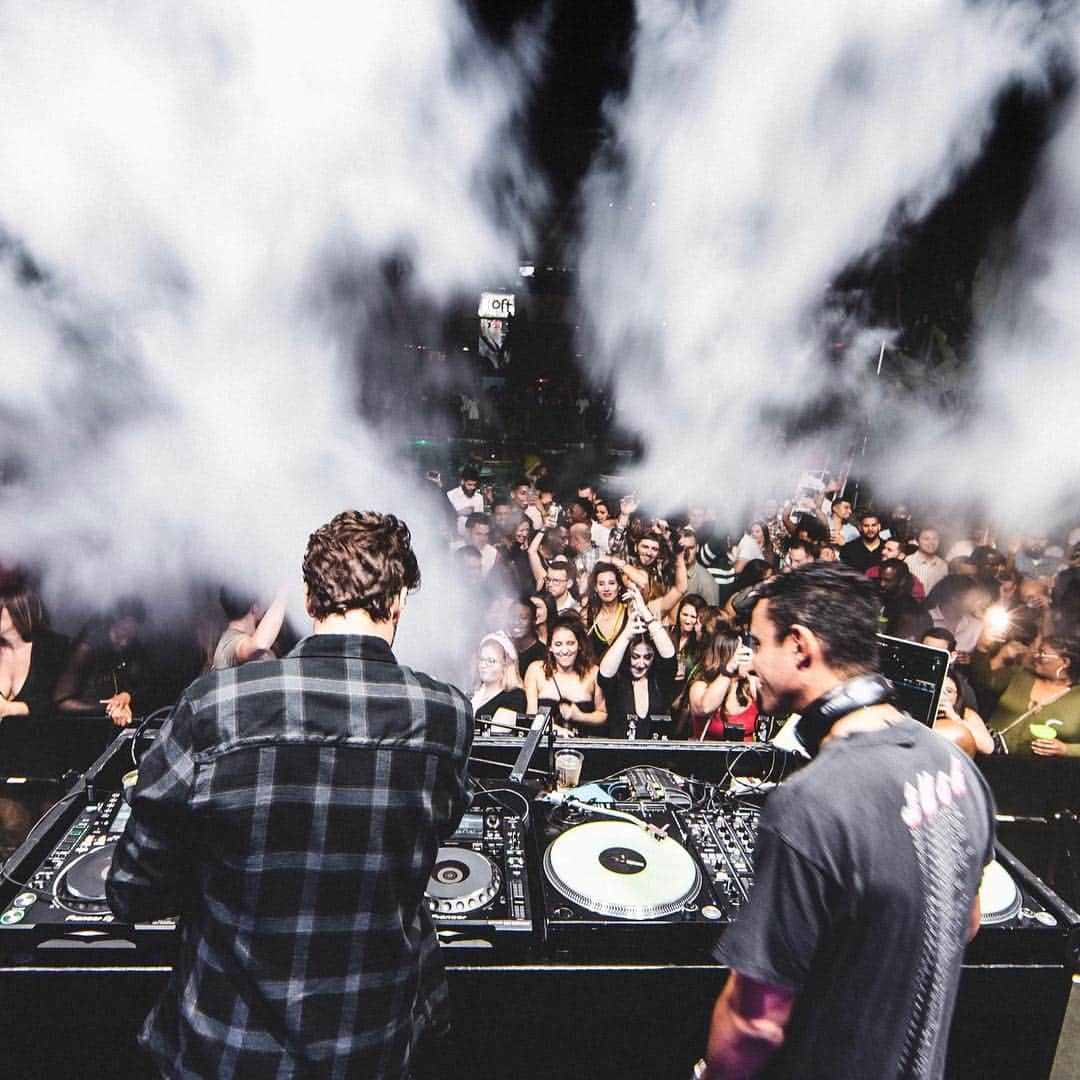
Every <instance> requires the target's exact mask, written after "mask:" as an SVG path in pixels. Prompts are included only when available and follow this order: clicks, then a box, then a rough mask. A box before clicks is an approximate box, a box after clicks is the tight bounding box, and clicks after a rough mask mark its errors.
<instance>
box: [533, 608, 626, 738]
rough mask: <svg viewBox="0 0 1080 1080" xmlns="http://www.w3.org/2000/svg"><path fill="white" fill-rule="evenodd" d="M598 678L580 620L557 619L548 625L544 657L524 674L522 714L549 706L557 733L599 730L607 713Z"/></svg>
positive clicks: (567, 733)
mask: <svg viewBox="0 0 1080 1080" xmlns="http://www.w3.org/2000/svg"><path fill="white" fill-rule="evenodd" d="M597 675H598V669H597V667H596V664H595V663H593V659H592V654H591V653H590V651H589V641H588V638H587V637H586V636H585V627H584V626H583V625H582V623H581V620H580V619H579V618H578V617H577V616H576V615H563V616H560V617H559V618H557V619H555V620H554V621H553V622H552V623H551V631H550V634H549V637H548V654H547V656H546V657H545V658H544V660H543V661H537V662H536V663H533V664H530V665H529V670H528V671H527V672H526V673H525V701H526V705H525V711H526V712H528V713H530V714H531V713H535V712H536V710H537V709H538V708H539V707H540V706H541V705H549V706H551V708H552V719H553V720H554V721H555V725H556V730H557V731H559V732H560V733H561V734H564V735H577V734H578V729H579V728H584V729H586V732H588V731H590V730H591V731H595V730H596V729H597V728H602V727H603V726H604V724H606V723H607V710H606V708H605V706H604V695H603V693H602V692H601V690H600V685H599V683H598V681H597Z"/></svg>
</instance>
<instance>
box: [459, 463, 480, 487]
mask: <svg viewBox="0 0 1080 1080" xmlns="http://www.w3.org/2000/svg"><path fill="white" fill-rule="evenodd" d="M461 479H462V480H475V481H476V482H477V483H478V484H479V483H480V473H479V472H478V471H477V469H476V466H474V465H463V466H462V469H461Z"/></svg>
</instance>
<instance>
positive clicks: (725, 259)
mask: <svg viewBox="0 0 1080 1080" xmlns="http://www.w3.org/2000/svg"><path fill="white" fill-rule="evenodd" d="M1059 35H1060V28H1058V27H1056V26H1053V25H1051V24H1049V23H1048V22H1046V21H1045V20H1044V18H1043V12H1042V10H1041V8H1040V6H1039V5H1036V4H1028V3H1011V4H999V3H981V4H973V3H965V2H962V0H925V2H920V3H918V4H899V5H886V6H882V5H876V4H869V5H868V4H864V3H860V2H859V0H829V2H827V3H815V4H805V3H798V2H794V0H792V2H782V3H778V4H760V3H756V2H753V0H731V2H729V3H724V4H719V3H717V4H685V3H681V2H678V0H653V2H649V3H643V4H640V5H639V7H638V27H637V35H636V39H635V52H634V61H633V70H632V77H631V81H630V86H629V90H628V93H627V95H626V98H625V100H623V101H621V102H618V103H615V104H613V105H612V106H611V111H610V119H611V122H612V126H613V130H614V138H613V146H612V153H611V155H610V160H609V161H608V162H607V163H606V164H605V165H604V166H603V167H602V168H598V169H597V170H596V171H595V172H594V174H593V176H592V177H591V179H590V182H589V185H588V188H587V200H586V209H587V214H588V216H587V222H588V226H587V232H586V236H585V238H584V242H583V251H582V258H581V265H582V283H583V286H582V287H583V295H584V300H585V304H584V306H585V308H586V310H587V311H588V312H589V313H590V315H591V321H592V326H591V330H592V344H593V350H592V352H593V360H594V362H595V364H596V365H597V367H598V368H599V370H600V371H601V372H602V373H603V374H604V375H605V376H607V375H613V376H614V379H615V385H616V389H617V392H618V396H619V402H620V414H621V417H622V419H623V421H624V422H626V423H628V424H629V425H631V426H632V427H635V428H637V430H639V431H640V432H641V433H642V435H643V438H644V442H645V444H646V448H647V454H646V460H645V463H644V464H643V466H642V468H641V469H640V471H639V475H638V476H636V477H635V478H634V479H635V483H636V485H637V486H638V489H639V490H640V491H642V492H643V494H645V495H646V496H648V497H650V498H654V499H656V500H659V501H661V502H662V503H663V504H664V505H672V503H673V501H674V500H673V493H679V495H681V496H682V497H683V498H685V497H687V496H688V495H696V496H698V497H700V496H701V494H703V493H707V494H708V495H709V496H711V499H712V500H714V501H715V502H717V503H719V504H723V505H727V506H729V507H740V506H744V505H746V503H747V502H748V501H749V500H750V499H751V498H760V497H762V496H763V495H767V494H779V493H783V492H785V491H790V490H791V487H790V485H791V484H792V482H793V480H794V477H795V476H796V475H797V473H798V472H799V470H800V469H801V468H802V467H804V466H806V465H814V464H817V465H824V464H830V465H831V466H832V467H833V468H836V467H838V466H839V465H840V464H841V463H842V458H843V456H844V455H845V453H846V451H847V448H848V446H849V445H850V444H851V443H852V442H853V441H855V440H857V438H858V435H859V431H858V423H854V424H852V425H851V426H848V425H849V421H850V419H851V413H852V412H854V414H855V416H856V417H862V416H863V415H866V414H869V416H870V418H871V421H872V422H873V423H874V424H875V425H876V424H877V423H878V421H879V417H878V416H876V415H875V412H874V410H875V408H878V407H881V408H886V407H889V408H892V407H893V406H892V405H891V404H889V403H888V400H887V399H886V398H883V397H880V396H879V394H880V391H879V388H878V387H876V386H874V385H873V371H874V365H873V360H874V359H875V358H876V355H877V351H878V347H879V345H880V343H881V341H882V340H883V338H884V337H885V336H887V335H885V334H883V333H882V332H881V331H876V330H874V328H873V327H869V326H860V325H859V324H858V323H857V322H855V323H852V322H850V321H849V322H848V324H847V325H845V327H844V332H845V339H846V341H847V343H848V348H847V350H846V352H845V353H844V354H843V357H842V358H840V359H837V358H836V357H835V356H834V357H833V359H832V361H831V362H825V360H824V356H825V354H826V351H827V350H826V348H825V344H826V336H825V335H826V331H825V327H826V325H827V323H826V321H825V319H824V317H823V307H824V301H825V297H826V294H827V292H828V290H829V288H830V285H831V284H832V282H833V281H834V280H835V279H836V277H837V275H838V274H840V272H841V271H843V270H844V268H845V267H847V266H849V265H850V264H852V263H853V262H854V261H855V260H857V259H859V258H862V257H865V256H866V255H869V254H873V253H874V252H875V251H877V250H879V249H880V248H881V247H883V246H885V245H887V244H888V243H889V242H890V241H892V240H894V239H895V236H896V230H897V228H898V226H900V225H901V224H904V223H907V222H914V221H918V220H920V219H921V218H922V217H924V216H925V215H926V214H927V212H928V211H929V210H931V209H932V208H933V207H934V205H935V204H936V203H937V202H938V201H939V200H940V199H941V198H942V197H943V196H945V195H946V194H947V193H948V192H949V191H950V190H951V188H952V187H953V185H954V184H955V182H956V180H957V178H958V175H959V174H960V173H961V172H962V171H963V170H964V169H965V168H966V167H968V166H969V165H970V164H971V163H972V162H973V161H974V160H975V159H976V158H977V157H978V155H979V153H980V151H981V150H982V149H983V147H984V144H985V141H986V139H987V136H988V134H989V132H990V130H991V128H992V125H993V122H994V117H995V107H996V104H997V102H998V101H999V99H1000V97H1001V95H1002V93H1003V92H1004V91H1005V90H1006V89H1007V88H1008V87H1010V86H1012V85H1015V84H1016V83H1018V82H1026V83H1031V84H1036V85H1037V84H1040V83H1041V82H1042V81H1043V80H1044V79H1045V77H1046V75H1045V72H1046V68H1047V64H1048V56H1049V54H1050V51H1051V49H1052V48H1053V47H1056V46H1057V45H1058V43H1059ZM1072 190H1073V191H1075V188H1074V189H1072ZM829 396H832V397H834V398H836V399H839V400H840V401H841V402H844V401H847V402H848V403H850V402H852V401H854V402H855V404H856V408H855V409H854V410H851V409H848V410H847V414H848V418H847V419H841V420H838V421H836V422H834V423H832V424H831V425H826V428H825V430H824V431H822V430H817V431H816V432H814V433H812V434H806V435H803V434H801V433H799V432H797V431H796V430H795V429H794V427H793V425H792V418H793V417H794V416H797V415H799V414H800V413H804V412H805V411H806V409H807V407H808V406H810V405H813V404H814V403H816V402H820V401H822V400H823V399H826V398H828V397H829ZM880 419H881V420H884V421H886V422H885V423H884V424H883V430H886V431H888V436H889V437H888V447H887V449H888V454H887V457H888V461H887V462H886V463H885V465H884V469H883V472H882V473H879V474H878V475H879V476H884V477H885V478H887V479H889V480H892V479H893V478H894V476H896V475H899V473H898V472H894V471H893V470H895V469H896V466H897V464H898V462H900V463H902V462H903V461H904V460H905V459H907V460H908V461H914V460H916V459H915V457H914V456H911V457H908V455H909V454H911V455H913V454H914V452H915V450H916V448H918V447H920V446H923V445H925V444H927V443H929V442H932V441H933V439H934V438H935V437H936V436H937V435H939V434H940V433H941V432H942V431H943V430H946V429H947V427H948V424H947V422H946V421H944V420H943V419H942V418H941V417H940V416H938V415H936V414H935V413H933V412H931V413H928V414H921V413H918V412H917V411H916V412H912V413H910V414H909V413H908V412H907V411H906V409H905V411H904V412H903V414H902V415H894V416H891V417H887V418H886V417H881V418H880ZM901 420H902V422H899V421H901ZM820 426H821V425H820V424H819V425H818V428H819V429H820ZM811 427H812V425H811ZM918 462H919V464H918V466H917V468H915V469H913V470H912V471H911V473H910V474H909V478H910V479H911V480H912V482H913V484H917V485H925V483H926V479H927V474H926V473H925V471H921V470H924V469H925V466H926V458H925V457H920V458H918ZM936 465H937V469H936V471H935V472H934V473H933V476H934V482H935V484H938V485H940V484H941V483H946V482H947V480H948V476H947V475H946V470H942V469H941V468H940V465H941V461H940V458H939V459H938V460H937V462H936ZM979 470H981V472H979ZM899 471H900V472H902V471H903V467H902V465H901V468H900V470H899ZM975 476H980V477H981V480H980V483H981V487H980V490H986V489H987V488H988V487H990V486H991V485H993V484H994V483H995V480H994V479H993V477H992V475H991V470H989V469H987V462H986V461H985V460H983V461H980V462H978V463H976V464H975V466H974V468H973V470H972V471H971V472H970V473H958V475H957V478H956V483H955V485H954V487H953V488H952V492H953V493H954V494H956V495H960V494H964V493H965V492H964V485H965V484H967V483H969V482H970V481H971V480H972V479H973V477H975ZM912 490H913V492H914V493H917V492H918V490H919V488H918V487H917V486H916V487H913V489H912ZM936 490H937V492H938V493H940V491H941V488H940V486H939V487H938V488H937V489H936ZM966 493H967V494H970V492H966Z"/></svg>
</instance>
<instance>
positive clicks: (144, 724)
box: [131, 705, 174, 768]
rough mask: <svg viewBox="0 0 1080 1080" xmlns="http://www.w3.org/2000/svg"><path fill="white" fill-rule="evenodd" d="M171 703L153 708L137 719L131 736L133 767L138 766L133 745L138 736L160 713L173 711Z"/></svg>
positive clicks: (136, 742) (137, 740) (136, 741)
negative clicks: (137, 723)
mask: <svg viewBox="0 0 1080 1080" xmlns="http://www.w3.org/2000/svg"><path fill="white" fill-rule="evenodd" d="M173 708H174V706H173V705H162V706H161V708H159V709H155V710H154V711H153V712H152V713H148V714H147V715H146V716H144V717H143V718H142V720H140V721H139V726H138V727H137V728H136V729H135V731H134V733H133V734H132V736H131V764H132V765H134V766H135V768H138V767H139V759H138V758H137V757H136V756H135V747H136V745H137V744H138V742H139V736H141V735H142V733H143V728H145V727H147V726H148V725H149V724H150V723H151V722H152V721H154V720H156V719H157V718H158V716H160V715H161V714H162V713H165V714H166V715H168V714H169V713H171V712H172V711H173Z"/></svg>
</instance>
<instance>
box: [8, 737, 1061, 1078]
mask: <svg viewBox="0 0 1080 1080" xmlns="http://www.w3.org/2000/svg"><path fill="white" fill-rule="evenodd" d="M151 737H152V736H151V735H138V734H135V733H132V732H126V733H124V734H122V735H121V736H120V737H119V738H117V739H116V740H115V742H113V743H112V744H111V745H110V746H109V748H108V749H107V750H106V752H105V753H104V754H102V755H101V757H100V758H99V759H98V760H97V761H96V762H94V764H93V765H92V766H91V767H90V769H88V770H87V771H86V773H85V774H84V776H83V777H82V779H81V780H80V781H79V782H78V783H76V784H75V785H74V786H73V787H72V788H71V789H70V791H69V792H68V793H67V794H66V795H65V796H64V798H63V799H62V800H61V801H60V802H58V803H57V804H56V805H55V806H54V807H53V808H52V809H51V810H50V811H49V812H48V813H47V814H46V815H45V817H44V818H43V819H42V820H41V822H40V823H39V825H38V826H37V827H36V828H35V829H34V830H33V831H32V832H31V834H30V835H29V836H28V837H27V838H26V841H25V842H24V843H23V844H22V846H21V847H20V848H19V849H18V850H17V851H16V852H15V853H14V854H13V855H12V856H11V858H10V859H9V860H8V861H7V863H6V864H5V867H4V875H5V876H4V880H3V882H2V883H0V1016H2V1017H3V1018H4V1029H5V1037H4V1039H3V1041H2V1044H0V1045H2V1047H3V1049H2V1051H0V1052H2V1054H3V1062H4V1066H5V1074H6V1075H10V1076H33V1077H35V1078H43V1077H52V1076H57V1077H60V1076H64V1077H69V1076H97V1075H108V1076H110V1077H125V1076H132V1077H140V1076H146V1075H148V1071H147V1066H146V1063H145V1061H143V1060H142V1059H141V1057H140V1056H139V1054H138V1052H137V1050H136V1047H135V1032H136V1030H137V1028H138V1026H139V1024H140V1023H141V1020H142V1018H143V1017H144V1016H145V1015H146V1013H147V1012H148V1010H149V1009H150V1007H151V1005H152V1003H153V1002H154V1000H155V999H156V997H157V995H158V994H159V993H160V991H161V989H162V987H163V985H164V982H165V979H166V976H167V974H168V971H169V965H170V961H171V958H172V955H173V950H174V949H175V945H176V927H175V923H174V922H173V920H171V919H163V920H159V921H158V922H154V923H148V924H141V925H136V926H129V925H123V924H119V923H117V922H116V920H115V919H114V917H113V916H112V914H111V913H110V912H109V911H108V908H107V906H106V905H105V903H104V901H103V896H104V888H103V881H104V874H105V873H106V872H107V869H108V865H109V862H110V861H111V850H112V844H113V843H114V842H115V839H116V838H117V837H118V836H119V834H120V832H121V831H122V829H123V826H124V821H125V820H126V814H127V805H126V803H125V801H124V798H123V790H124V778H125V775H126V774H129V773H130V770H132V769H133V768H134V766H135V763H136V761H137V759H138V756H139V754H140V751H141V749H142V747H143V746H144V745H145V740H146V739H148V738H151ZM563 749H576V750H578V751H580V752H581V753H582V755H583V762H582V772H581V777H580V781H579V784H580V786H579V788H578V789H577V792H578V794H579V796H580V799H579V800H578V801H573V800H564V801H562V802H560V801H557V800H558V795H556V797H555V801H552V800H550V798H548V797H546V795H545V793H546V792H547V790H548V788H549V786H550V785H549V783H548V781H549V780H550V775H551V770H552V768H553V766H554V760H553V758H554V755H555V753H556V751H561V750H563ZM797 767H798V762H797V760H795V759H793V758H792V757H791V756H790V755H788V754H787V753H785V752H783V751H780V750H777V749H775V748H773V747H771V746H768V745H757V744H745V743H710V744H698V743H685V742H676V741H663V740H656V741H610V742H609V741H604V740H599V739H580V740H561V739H560V740H559V741H558V742H557V743H555V742H553V741H552V740H551V738H550V735H549V734H548V733H547V732H544V731H541V730H539V728H537V729H536V730H534V731H531V732H530V733H529V735H528V736H527V737H526V738H524V739H523V738H515V737H513V736H478V737H477V739H476V741H475V744H474V750H473V758H472V766H471V773H472V776H473V778H474V780H475V783H476V794H475V797H474V799H473V802H472V805H471V806H470V809H469V811H468V812H467V813H466V815H465V817H464V818H463V820H462V823H461V826H460V827H459V829H458V831H457V833H456V834H455V836H454V837H453V838H452V839H451V840H450V841H449V843H448V844H447V845H445V846H444V847H443V848H442V849H441V850H440V852H439V856H438V859H437V863H436V867H435V870H434V872H433V875H432V879H431V882H430V884H429V890H428V902H429V906H430V907H431V909H432V913H433V917H434V919H435V922H436V926H437V928H438V931H439V936H440V940H441V942H442V944H443V948H444V957H445V960H446V964H447V969H448V976H449V981H450V988H451V995H452V1000H453V1006H454V1017H455V1019H454V1031H453V1033H452V1036H451V1037H450V1039H449V1040H448V1041H447V1042H445V1043H444V1044H443V1045H441V1046H440V1047H439V1048H438V1059H437V1062H436V1064H435V1066H434V1068H433V1069H432V1070H431V1075H433V1076H440V1077H443V1078H446V1080H452V1078H454V1077H457V1076H462V1077H469V1078H470V1080H472V1078H476V1080H482V1078H485V1077H492V1078H494V1077H500V1078H505V1077H545V1078H547V1077H550V1076H551V1074H552V1073H553V1072H556V1071H559V1072H566V1071H572V1072H573V1073H574V1074H575V1075H580V1076H609V1075H619V1076H624V1077H630V1078H633V1077H642V1078H649V1080H664V1078H666V1077H672V1078H678V1080H681V1078H684V1077H687V1076H689V1074H690V1069H691V1064H692V1062H693V1061H694V1060H695V1059H696V1058H697V1057H698V1056H699V1055H700V1054H701V1052H702V1050H703V1048H704V1045H705V1035H706V1031H707V1028H708V1020H709V1015H710V1012H711V1009H712V1005H713V1002H714V1001H715V998H716V995H717V993H718V992H719V990H720V988H721V986H722V985H723V981H724V978H725V974H726V973H725V971H724V970H723V969H722V968H719V967H717V966H716V965H715V964H714V963H712V962H711V961H710V959H709V956H710V952H711V949H712V946H713V945H714V944H715V942H716V940H717V939H718V937H719V936H720V935H721V934H722V933H723V931H724V928H725V926H727V925H729V924H730V922H731V920H732V919H733V918H734V917H735V916H736V914H737V913H738V910H739V908H740V906H741V905H742V904H743V903H744V902H745V901H746V897H747V894H748V891H749V889H750V887H751V885H752V881H753V851H754V835H755V829H756V823H757V817H758V812H759V809H760V806H761V804H762V802H763V801H764V799H765V798H767V792H768V790H769V788H770V787H771V785H772V784H774V783H775V782H777V781H781V780H782V779H783V777H784V776H785V775H787V774H788V773H789V771H790V770H792V769H793V768H797ZM537 796H542V797H540V798H538V797H537ZM589 799H595V800H596V801H595V802H593V803H592V804H589V803H588V800H589ZM989 884H990V886H991V887H990V888H989V890H988V892H987V894H986V896H984V908H985V909H986V912H985V921H984V925H983V927H982V929H981V930H980V931H979V933H978V934H977V936H976V937H975V939H974V940H973V941H972V942H971V944H970V945H969V947H968V950H967V953H966V957H965V963H964V969H963V976H962V982H961V988H960V996H959V1001H958V1005H957V1010H956V1014H955V1018H954V1022H953V1028H952V1032H951V1037H950V1049H949V1075H951V1076H955V1077H973V1078H974V1077H979V1078H980V1080H985V1078H993V1077H1001V1078H1003V1080H1004V1078H1006V1077H1008V1078H1010V1080H1013V1078H1015V1077H1018V1076H1023V1077H1025V1078H1036V1077H1045V1076H1048V1075H1049V1072H1050V1068H1051V1064H1052V1061H1053V1057H1054V1052H1055V1047H1056V1045H1057V1040H1058V1034H1059V1031H1060V1029H1061V1025H1062V1019H1063V1016H1064V1013H1065V1008H1066V1004H1067V1001H1068V995H1069V990H1070V986H1071V981H1072V975H1073V972H1074V970H1075V969H1076V967H1077V950H1078V946H1080V916H1078V915H1077V914H1076V913H1075V912H1074V911H1073V910H1072V909H1071V908H1069V907H1068V905H1066V904H1065V903H1064V902H1063V901H1062V900H1061V899H1060V898H1059V897H1058V896H1056V895H1055V894H1054V893H1053V892H1052V891H1051V890H1050V889H1049V888H1047V887H1046V886H1045V885H1044V884H1043V882H1042V881H1040V880H1039V879H1038V878H1037V877H1035V876H1034V875H1032V874H1031V873H1030V872H1029V871H1028V870H1027V869H1025V867H1024V866H1023V865H1021V864H1020V863H1019V862H1018V861H1017V860H1015V859H1014V858H1013V857H1012V856H1011V855H1010V853H1009V852H1008V851H1007V850H1005V849H1004V848H1003V847H1000V846H999V848H998V856H997V871H996V872H995V876H994V879H993V880H992V881H991V882H990V883H989ZM888 977H889V973H888V972H887V971H883V972H882V979H883V981H884V980H887V979H888Z"/></svg>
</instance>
